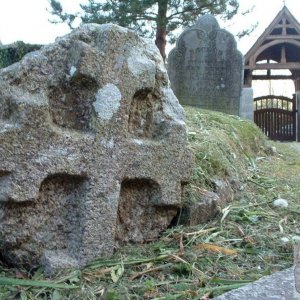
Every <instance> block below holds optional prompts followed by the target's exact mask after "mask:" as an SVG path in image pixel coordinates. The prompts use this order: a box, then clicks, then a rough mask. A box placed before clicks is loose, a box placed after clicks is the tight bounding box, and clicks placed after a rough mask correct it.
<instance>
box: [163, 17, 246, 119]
mask: <svg viewBox="0 0 300 300" xmlns="http://www.w3.org/2000/svg"><path fill="white" fill-rule="evenodd" d="M168 73H169V77H170V81H171V87H172V89H173V91H174V93H175V95H176V96H177V97H178V99H179V101H180V103H182V104H187V105H193V106H198V107H201V108H205V109H210V110H216V111H221V112H225V113H230V114H235V115H239V113H240V97H241V91H242V81H243V56H242V54H241V53H240V52H239V51H237V48H236V42H235V40H234V37H233V35H232V34H230V33H229V32H228V31H226V30H224V29H220V28H219V25H218V22H217V21H216V19H215V18H214V17H213V16H209V15H206V16H203V17H201V18H199V20H198V21H197V22H196V24H195V25H194V26H192V27H191V28H188V29H186V30H185V31H184V32H183V33H182V34H181V35H180V37H179V39H178V40H177V43H176V47H175V48H174V49H173V50H172V51H171V52H170V54H169V57H168Z"/></svg>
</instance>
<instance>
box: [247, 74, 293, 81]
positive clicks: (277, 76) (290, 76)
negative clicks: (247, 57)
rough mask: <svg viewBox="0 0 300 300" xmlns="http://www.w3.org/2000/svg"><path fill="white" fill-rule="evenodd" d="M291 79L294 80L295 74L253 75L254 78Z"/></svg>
mask: <svg viewBox="0 0 300 300" xmlns="http://www.w3.org/2000/svg"><path fill="white" fill-rule="evenodd" d="M286 79H291V80H293V79H294V77H293V75H271V76H267V75H252V80H286Z"/></svg>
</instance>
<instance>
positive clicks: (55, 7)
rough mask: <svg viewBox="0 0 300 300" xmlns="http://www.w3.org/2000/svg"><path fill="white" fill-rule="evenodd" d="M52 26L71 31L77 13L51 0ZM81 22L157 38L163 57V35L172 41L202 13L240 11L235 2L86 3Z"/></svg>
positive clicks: (92, 0)
mask: <svg viewBox="0 0 300 300" xmlns="http://www.w3.org/2000/svg"><path fill="white" fill-rule="evenodd" d="M50 5H51V8H52V11H51V13H52V14H53V15H54V16H56V17H57V19H56V20H54V21H52V22H54V23H58V22H66V23H67V24H68V25H69V26H70V27H71V28H72V23H73V21H74V20H75V18H76V17H77V16H79V14H68V13H66V12H64V11H63V8H62V6H61V4H60V2H59V1H58V0H50ZM81 8H82V10H83V12H84V13H83V15H81V16H80V18H81V20H82V22H83V23H99V24H102V23H115V24H118V25H120V26H124V27H128V28H131V29H133V30H135V31H136V32H138V33H139V34H141V35H142V36H145V37H154V36H156V41H155V42H156V45H157V46H158V48H159V49H160V52H161V54H162V56H163V57H165V45H166V36H168V37H169V41H170V42H174V41H175V39H174V35H173V32H174V30H176V29H178V28H180V27H181V26H189V25H192V24H193V23H194V22H195V20H196V19H197V18H198V17H199V16H200V15H203V14H207V13H210V14H213V15H221V16H222V17H224V18H226V19H231V18H232V17H233V16H234V15H235V14H236V13H237V12H238V8H239V3H238V1H237V0H201V1H199V0H188V1H187V0H106V1H95V0H89V1H88V4H85V5H83V4H82V5H81Z"/></svg>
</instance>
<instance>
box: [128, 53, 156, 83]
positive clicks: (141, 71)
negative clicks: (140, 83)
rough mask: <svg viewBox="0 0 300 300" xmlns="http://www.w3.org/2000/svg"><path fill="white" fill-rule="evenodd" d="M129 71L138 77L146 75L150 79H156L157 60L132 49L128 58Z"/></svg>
mask: <svg viewBox="0 0 300 300" xmlns="http://www.w3.org/2000/svg"><path fill="white" fill-rule="evenodd" d="M127 64H128V69H129V71H130V72H131V73H132V74H133V75H134V76H136V77H139V76H141V75H144V76H145V75H146V76H147V79H148V80H155V73H156V66H155V62H154V61H152V60H150V59H148V58H146V57H145V55H143V56H142V55H141V54H139V53H138V52H136V51H132V53H131V55H130V57H129V58H128V59H127Z"/></svg>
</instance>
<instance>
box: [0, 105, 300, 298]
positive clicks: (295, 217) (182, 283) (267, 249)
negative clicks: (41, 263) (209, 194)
mask: <svg viewBox="0 0 300 300" xmlns="http://www.w3.org/2000/svg"><path fill="white" fill-rule="evenodd" d="M185 109H186V112H187V125H188V128H189V135H188V136H189V141H190V146H191V148H192V149H193V151H194V153H195V157H196V165H195V168H194V174H193V178H192V182H191V188H192V187H196V188H201V189H208V190H209V189H210V188H212V179H213V178H220V179H224V180H228V181H231V182H232V183H233V184H232V186H233V188H234V189H235V196H234V199H233V201H232V202H231V203H226V204H224V207H220V213H219V215H218V216H217V217H216V218H215V219H213V220H211V221H210V222H208V223H207V224H202V225H198V226H194V227H184V226H175V227H172V228H169V229H168V230H167V231H166V232H164V233H163V234H162V236H161V237H160V238H159V239H158V240H157V241H154V242H151V243H147V244H140V245H127V246H125V247H123V248H121V249H118V250H117V251H116V252H115V254H114V256H113V257H111V258H109V259H103V258H102V259H98V260H95V261H93V262H91V263H90V264H89V265H88V266H86V267H85V268H83V269H82V270H80V271H78V270H70V271H67V270H66V271H64V273H63V274H61V273H60V274H56V275H55V276H53V277H52V278H51V279H47V280H46V279H45V278H44V276H43V275H42V272H41V270H38V271H35V272H26V271H25V270H15V269H5V268H2V269H0V276H1V278H0V299H22V300H24V299H26V300H27V299H51V300H60V299H64V300H65V299H72V300H73V299H108V300H115V299H122V300H123V299H137V300H142V299H166V300H167V299H168V300H171V299H180V300H181V299H182V300H186V299H207V298H210V297H213V296H216V295H219V294H222V293H224V292H226V291H228V290H231V289H235V288H239V287H241V286H244V285H246V284H249V283H250V282H252V281H254V280H257V279H259V278H260V277H262V276H265V275H269V274H271V273H273V272H276V271H280V270H282V269H285V268H287V267H290V266H291V265H292V264H293V238H294V237H295V236H300V227H299V222H300V203H299V195H300V185H299V181H300V155H299V153H298V152H297V151H296V150H294V149H293V148H292V147H291V145H288V144H281V143H272V142H270V141H267V139H266V138H265V137H264V135H263V134H262V133H261V132H260V131H259V130H258V128H257V127H256V126H255V125H254V124H252V123H251V122H247V121H244V120H241V119H240V118H238V117H234V116H228V115H224V114H221V113H214V112H209V111H204V110H200V109H196V108H190V107H186V108H185ZM271 147H276V148H277V154H275V155H271V153H272V152H274V151H273V150H274V148H273V150H272V151H270V149H271ZM191 195H192V192H191ZM277 198H284V199H286V200H287V201H288V204H289V205H288V207H287V208H278V207H274V206H273V201H274V200H275V199H277ZM16 274H18V277H19V278H16V277H17V276H16ZM20 274H22V276H21V277H22V278H20ZM1 280H2V281H1ZM1 282H2V285H1Z"/></svg>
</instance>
